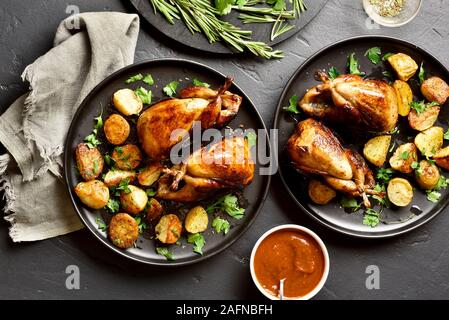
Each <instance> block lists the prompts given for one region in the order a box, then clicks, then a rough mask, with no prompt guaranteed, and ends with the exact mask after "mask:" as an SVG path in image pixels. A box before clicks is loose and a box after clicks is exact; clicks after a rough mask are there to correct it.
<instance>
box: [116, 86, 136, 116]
mask: <svg viewBox="0 0 449 320" xmlns="http://www.w3.org/2000/svg"><path fill="white" fill-rule="evenodd" d="M112 102H113V103H114V106H115V107H116V109H117V110H118V111H120V112H121V113H122V114H124V115H125V116H131V115H133V114H139V113H140V111H142V109H143V103H142V100H140V98H139V97H138V96H137V94H136V93H135V92H134V91H133V90H131V89H121V90H118V91H117V92H115V93H114V95H113V96H112Z"/></svg>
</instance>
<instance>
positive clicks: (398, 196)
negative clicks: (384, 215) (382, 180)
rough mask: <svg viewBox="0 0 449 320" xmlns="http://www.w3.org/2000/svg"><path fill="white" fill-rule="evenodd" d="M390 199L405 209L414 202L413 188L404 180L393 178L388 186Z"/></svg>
mask: <svg viewBox="0 0 449 320" xmlns="http://www.w3.org/2000/svg"><path fill="white" fill-rule="evenodd" d="M387 195H388V199H389V200H390V201H391V203H393V204H394V205H396V206H398V207H405V206H407V205H409V204H410V202H412V200H413V188H412V186H411V184H410V182H408V181H407V180H406V179H404V178H393V179H391V180H390V182H388V186H387Z"/></svg>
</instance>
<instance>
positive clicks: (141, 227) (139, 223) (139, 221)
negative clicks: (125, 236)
mask: <svg viewBox="0 0 449 320" xmlns="http://www.w3.org/2000/svg"><path fill="white" fill-rule="evenodd" d="M134 220H136V222H137V226H138V227H139V233H142V232H143V231H144V230H147V229H148V225H147V224H146V222H145V221H144V220H143V219H142V217H140V216H137V217H135V218H134Z"/></svg>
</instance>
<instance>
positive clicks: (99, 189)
mask: <svg viewBox="0 0 449 320" xmlns="http://www.w3.org/2000/svg"><path fill="white" fill-rule="evenodd" d="M75 193H76V195H77V196H78V198H80V200H81V202H82V203H84V204H85V205H86V206H88V207H89V208H92V209H101V208H104V207H105V206H106V205H107V204H108V201H109V189H108V187H106V185H105V184H104V183H103V182H101V181H99V180H91V181H87V182H80V183H78V184H77V185H76V187H75Z"/></svg>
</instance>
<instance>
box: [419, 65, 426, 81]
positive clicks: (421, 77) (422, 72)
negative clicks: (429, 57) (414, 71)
mask: <svg viewBox="0 0 449 320" xmlns="http://www.w3.org/2000/svg"><path fill="white" fill-rule="evenodd" d="M425 77H426V71H425V70H424V62H421V65H420V66H419V73H418V79H419V84H422V83H423V82H424V78H425Z"/></svg>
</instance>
